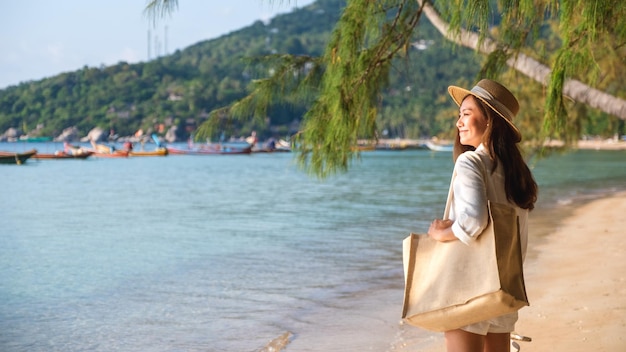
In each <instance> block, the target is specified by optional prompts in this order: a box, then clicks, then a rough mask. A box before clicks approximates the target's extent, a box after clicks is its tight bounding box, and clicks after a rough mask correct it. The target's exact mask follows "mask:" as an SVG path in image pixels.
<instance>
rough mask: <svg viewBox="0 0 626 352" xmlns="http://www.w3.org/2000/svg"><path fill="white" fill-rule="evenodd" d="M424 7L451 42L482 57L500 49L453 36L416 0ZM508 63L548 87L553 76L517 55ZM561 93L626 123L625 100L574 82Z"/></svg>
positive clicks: (468, 35)
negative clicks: (478, 53)
mask: <svg viewBox="0 0 626 352" xmlns="http://www.w3.org/2000/svg"><path fill="white" fill-rule="evenodd" d="M416 1H417V2H418V3H419V4H420V5H421V6H422V7H423V11H424V14H425V15H426V17H427V18H428V20H430V22H431V23H432V24H433V26H435V28H437V30H438V31H439V32H440V33H441V34H442V35H443V36H444V37H445V38H446V39H448V40H450V41H452V42H454V43H456V44H459V45H462V46H465V47H468V48H471V49H473V50H475V51H478V52H480V53H483V54H489V53H491V52H493V51H495V50H497V48H498V44H497V43H496V42H495V41H493V40H491V39H489V38H480V36H479V35H478V34H477V33H474V32H471V31H468V30H465V29H463V28H461V29H460V30H459V34H458V35H456V34H453V33H452V31H451V30H450V25H449V24H448V23H446V22H445V21H444V20H443V19H442V18H441V16H440V15H439V13H438V12H437V10H436V9H435V8H434V7H433V6H432V5H431V4H430V3H429V2H428V1H425V0H416ZM507 64H508V65H509V66H510V67H512V68H513V69H515V70H517V71H519V72H520V73H523V74H524V75H526V76H528V77H529V78H532V79H533V80H535V81H537V82H539V83H541V84H542V85H544V86H546V87H547V86H548V85H549V83H550V82H549V79H550V76H551V74H552V70H551V69H550V67H548V66H546V65H544V64H542V63H541V62H539V61H537V60H535V59H533V58H532V57H530V56H528V55H525V54H523V53H521V52H516V53H515V55H514V56H512V57H511V58H510V59H509V60H507ZM562 94H563V95H565V96H567V97H569V98H571V99H573V100H574V101H577V102H580V103H583V104H586V105H588V106H590V107H593V108H596V109H598V110H600V111H603V112H605V113H607V114H610V115H613V116H616V117H618V118H620V119H622V120H626V100H624V99H621V98H618V97H615V96H613V95H610V94H607V93H605V92H603V91H600V90H598V89H595V88H593V87H590V86H589V85H587V84H585V83H583V82H580V81H578V80H575V79H564V82H563V90H562Z"/></svg>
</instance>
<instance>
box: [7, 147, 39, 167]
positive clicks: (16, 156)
mask: <svg viewBox="0 0 626 352" xmlns="http://www.w3.org/2000/svg"><path fill="white" fill-rule="evenodd" d="M35 154H37V149H31V150H29V151H27V152H23V153H17V152H3V151H0V164H17V165H21V164H23V163H25V162H26V160H28V159H29V158H30V157H32V156H33V155H35Z"/></svg>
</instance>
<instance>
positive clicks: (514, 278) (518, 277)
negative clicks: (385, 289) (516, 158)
mask: <svg viewBox="0 0 626 352" xmlns="http://www.w3.org/2000/svg"><path fill="white" fill-rule="evenodd" d="M476 157H477V158H479V157H478V155H476ZM481 164H482V161H481ZM482 172H483V180H485V177H488V175H487V173H486V172H485V170H484V165H483V170H482ZM453 177H454V176H453ZM486 184H489V183H486ZM453 196H454V194H453V191H452V182H451V184H450V192H449V194H448V201H447V204H446V211H445V214H444V219H445V218H448V212H449V207H450V202H451V200H452V197H453ZM487 206H488V208H489V224H488V226H487V227H486V228H485V230H484V231H483V232H482V233H481V234H480V236H479V237H478V238H477V239H476V240H475V241H473V242H472V243H471V244H470V245H466V244H464V243H463V242H461V241H451V242H439V241H437V240H434V239H432V238H430V237H428V235H425V234H423V235H418V234H414V233H412V234H410V235H409V236H408V237H407V238H406V239H405V240H404V241H403V265H404V274H405V275H404V278H405V290H404V304H403V309H402V318H403V319H404V321H405V322H407V323H408V324H411V325H414V326H418V327H420V328H423V329H426V330H431V331H449V330H454V329H458V328H460V327H463V326H465V325H469V324H473V323H477V322H480V321H483V320H487V319H491V318H495V317H498V316H500V315H503V314H507V313H512V312H515V311H517V310H519V309H520V308H522V307H523V306H527V305H528V298H527V296H526V289H525V285H524V275H523V271H522V251H521V242H520V234H519V221H518V218H517V214H516V212H515V209H514V208H513V207H511V206H509V205H508V204H498V203H493V202H488V205H487Z"/></svg>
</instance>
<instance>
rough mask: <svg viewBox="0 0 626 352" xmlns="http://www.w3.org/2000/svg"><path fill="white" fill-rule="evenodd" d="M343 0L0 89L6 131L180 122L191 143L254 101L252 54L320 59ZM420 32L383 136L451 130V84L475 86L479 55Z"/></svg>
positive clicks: (288, 128) (425, 28)
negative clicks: (138, 58) (150, 56)
mask: <svg viewBox="0 0 626 352" xmlns="http://www.w3.org/2000/svg"><path fill="white" fill-rule="evenodd" d="M344 4H345V1H343V0H318V1H317V2H315V3H313V4H311V5H310V6H307V7H304V8H300V9H296V10H294V11H292V12H291V13H288V14H284V15H279V16H277V17H275V18H273V19H272V20H271V21H270V22H269V23H263V22H261V21H258V22H256V23H254V24H252V25H251V26H248V27H246V28H243V29H241V30H238V31H235V32H232V33H230V34H228V35H224V36H222V37H220V38H217V39H213V40H207V41H203V42H199V43H197V44H195V45H193V46H190V47H188V48H186V49H184V50H180V51H176V52H175V53H173V54H171V55H168V56H165V57H160V58H157V59H154V60H152V61H150V62H144V63H137V64H128V63H125V62H120V63H118V64H117V65H113V66H108V67H84V68H82V69H79V70H77V71H74V72H69V73H63V74H59V75H57V76H54V77H51V78H46V79H43V80H40V81H34V82H27V83H23V84H20V85H18V86H12V87H9V88H6V89H4V90H0V134H1V133H2V132H4V131H6V130H7V129H8V128H17V129H20V130H26V131H24V132H28V131H31V134H33V133H32V130H33V129H35V128H36V127H37V126H39V127H40V130H38V131H37V134H39V135H45V136H58V135H59V134H60V133H61V132H62V131H63V130H64V129H66V128H68V127H73V126H75V127H76V128H77V129H78V130H79V135H80V136H84V135H86V134H87V133H88V132H89V131H90V130H91V129H93V128H94V127H101V128H103V129H104V130H109V129H113V130H115V132H116V133H117V134H118V135H120V136H126V135H132V134H134V133H135V131H137V130H139V129H143V130H144V131H145V132H147V133H149V132H151V131H157V132H159V133H161V134H163V133H164V132H165V131H166V130H168V129H170V128H172V126H176V127H177V129H176V131H177V132H176V135H177V138H178V140H185V139H186V138H187V137H188V136H189V134H190V133H192V132H193V131H194V129H195V128H196V127H197V126H198V125H199V124H200V123H201V122H202V121H203V120H204V119H206V116H207V114H208V112H210V111H211V110H213V109H216V108H219V107H222V106H225V105H228V104H229V103H231V102H232V101H234V100H237V99H239V98H241V97H243V96H245V95H246V92H247V90H246V89H247V87H248V85H249V83H250V82H251V81H252V80H253V79H255V78H259V77H263V76H266V75H268V74H270V72H271V71H270V68H269V67H264V68H263V67H259V66H251V65H249V64H248V61H247V60H246V58H250V57H258V56H263V55H268V54H274V53H290V54H306V55H321V54H322V52H323V50H324V48H325V44H326V41H327V40H328V38H329V35H330V33H331V31H332V29H333V27H334V25H335V23H336V22H337V19H338V18H339V15H340V14H341V10H342V7H343V6H344ZM422 22H423V23H422V25H421V27H420V28H419V30H418V31H416V33H415V41H414V43H415V45H413V46H412V47H411V48H410V49H409V52H408V54H409V55H408V56H407V57H406V58H405V59H402V60H399V61H397V62H396V64H395V67H396V69H395V70H394V72H393V73H392V75H391V77H390V84H389V87H388V88H387V89H386V91H385V97H384V100H383V106H382V107H381V109H380V112H381V113H380V116H379V122H378V125H379V127H380V133H381V136H385V137H407V138H417V137H420V136H429V135H436V134H438V133H441V132H446V131H448V130H449V129H450V127H451V126H452V125H451V122H450V121H451V120H450V119H438V118H437V116H438V115H441V114H442V111H446V112H449V113H448V114H447V116H448V117H451V116H454V111H453V110H450V108H452V106H451V104H450V101H449V100H448V99H446V98H445V92H446V87H447V86H448V85H449V84H451V83H454V82H458V81H459V79H466V80H467V81H468V82H469V81H473V80H474V78H475V76H476V74H477V73H478V69H479V66H480V65H479V58H477V57H476V56H475V54H474V53H472V52H470V51H469V50H466V49H454V48H453V47H452V46H451V45H450V44H449V43H447V42H445V41H444V40H443V38H442V37H441V36H440V35H439V34H438V33H437V32H436V31H435V30H434V28H432V27H431V26H429V25H428V24H427V21H426V19H423V20H422ZM306 108H307V107H306V106H299V107H298V106H296V107H295V108H294V107H290V108H287V107H283V106H275V107H273V108H272V109H270V112H269V114H268V115H269V116H268V117H267V119H266V121H265V123H264V124H259V123H258V122H257V123H252V122H250V123H249V124H248V125H241V126H230V127H229V128H228V130H225V131H222V132H223V133H225V134H227V135H236V136H237V135H245V134H248V133H250V131H251V130H256V131H257V133H258V134H259V135H260V137H261V138H262V139H263V138H267V137H270V136H275V137H283V136H286V135H288V134H290V133H293V132H295V130H297V128H298V123H299V121H300V119H301V116H302V115H303V113H304V112H305V111H306ZM444 114H445V113H444Z"/></svg>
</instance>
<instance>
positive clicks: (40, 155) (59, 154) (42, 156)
mask: <svg viewBox="0 0 626 352" xmlns="http://www.w3.org/2000/svg"><path fill="white" fill-rule="evenodd" d="M93 154H94V152H93V151H91V150H86V151H84V152H82V153H80V154H70V153H67V152H65V151H62V150H59V151H57V152H54V153H37V154H35V155H34V156H33V159H82V160H84V159H87V158H88V157H90V156H92V155H93Z"/></svg>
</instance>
